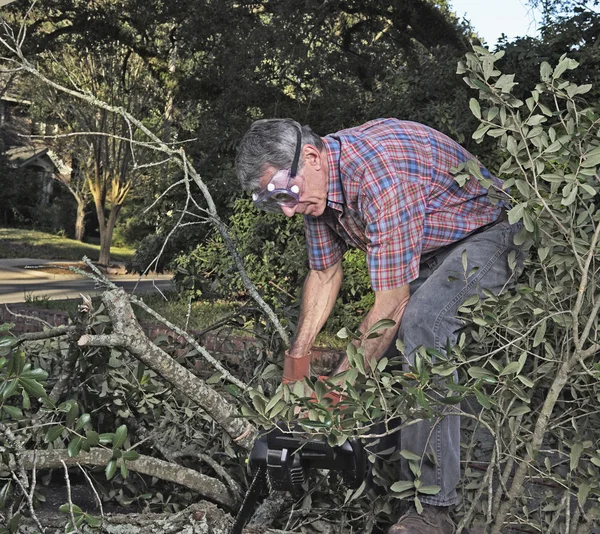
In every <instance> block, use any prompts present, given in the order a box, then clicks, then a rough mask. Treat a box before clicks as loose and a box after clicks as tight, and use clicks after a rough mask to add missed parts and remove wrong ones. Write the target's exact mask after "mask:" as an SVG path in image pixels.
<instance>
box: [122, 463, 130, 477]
mask: <svg viewBox="0 0 600 534" xmlns="http://www.w3.org/2000/svg"><path fill="white" fill-rule="evenodd" d="M128 474H129V469H128V468H127V463H126V462H125V461H121V476H122V477H123V478H127V475H128Z"/></svg>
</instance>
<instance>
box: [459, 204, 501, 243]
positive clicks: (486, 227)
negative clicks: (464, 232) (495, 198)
mask: <svg viewBox="0 0 600 534" xmlns="http://www.w3.org/2000/svg"><path fill="white" fill-rule="evenodd" d="M505 221H508V215H507V213H506V209H505V208H501V209H500V213H499V214H498V217H497V218H496V220H495V221H492V222H491V223H488V224H485V225H484V226H480V227H479V228H477V230H475V231H474V232H471V233H470V234H469V235H468V236H467V237H471V236H472V235H476V234H481V233H482V232H485V231H486V230H489V229H490V228H493V227H494V226H496V225H497V224H500V223H503V222H505Z"/></svg>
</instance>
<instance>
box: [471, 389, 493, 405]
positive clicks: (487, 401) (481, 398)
mask: <svg viewBox="0 0 600 534" xmlns="http://www.w3.org/2000/svg"><path fill="white" fill-rule="evenodd" d="M474 393H475V398H476V399H477V402H478V403H479V404H481V406H483V407H484V408H485V409H486V410H489V409H490V408H491V407H492V403H491V401H490V399H488V398H487V397H486V396H485V395H484V394H483V393H482V392H481V391H479V390H478V389H476V390H474Z"/></svg>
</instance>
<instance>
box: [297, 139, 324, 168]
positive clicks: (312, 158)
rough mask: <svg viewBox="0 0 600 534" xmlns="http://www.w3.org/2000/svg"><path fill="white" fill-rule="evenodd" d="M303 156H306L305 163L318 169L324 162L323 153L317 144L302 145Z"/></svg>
mask: <svg viewBox="0 0 600 534" xmlns="http://www.w3.org/2000/svg"><path fill="white" fill-rule="evenodd" d="M302 156H303V157H304V164H305V165H310V166H311V167H312V168H313V169H314V170H316V171H318V170H320V169H321V167H322V165H323V162H322V158H321V153H320V152H319V150H318V149H317V147H316V146H314V145H304V146H303V147H302Z"/></svg>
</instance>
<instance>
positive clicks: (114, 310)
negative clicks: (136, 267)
mask: <svg viewBox="0 0 600 534" xmlns="http://www.w3.org/2000/svg"><path fill="white" fill-rule="evenodd" d="M102 301H103V302H104V305H105V306H106V310H107V313H108V315H109V317H110V319H111V321H112V324H113V333H112V334H108V335H84V336H82V337H81V338H80V339H79V342H78V344H79V346H80V347H121V348H124V349H126V350H127V351H128V352H129V353H130V354H132V355H133V356H134V357H136V358H137V359H138V360H140V361H141V362H143V363H144V364H145V365H146V366H147V367H149V368H150V369H152V370H153V371H155V372H156V373H158V374H159V375H160V376H162V377H163V378H164V379H165V380H166V381H167V382H169V383H170V384H171V385H172V386H173V387H175V388H176V389H177V390H178V391H180V392H181V393H182V394H183V395H185V396H186V397H187V398H188V399H190V400H192V401H193V402H196V403H197V404H198V405H199V406H200V407H201V408H202V409H203V410H204V411H205V412H206V413H207V414H208V415H209V416H210V417H211V418H212V419H213V420H214V421H215V422H216V423H217V424H218V425H219V426H221V428H223V430H225V431H226V432H227V433H228V434H229V435H230V436H231V437H232V438H233V439H236V438H238V437H240V439H239V440H237V441H236V443H237V444H238V445H240V446H241V447H243V448H244V449H246V450H249V449H250V448H251V447H252V445H253V443H254V439H255V437H256V433H257V431H256V428H255V427H254V426H252V425H250V424H249V423H248V422H247V421H244V420H243V419H241V418H239V417H238V413H237V407H236V406H234V405H232V404H231V403H230V402H229V401H228V400H227V399H225V398H224V397H223V396H222V395H220V394H219V393H217V392H216V391H215V390H213V389H212V388H211V387H209V386H208V385H206V383H205V382H204V381H203V380H201V379H200V378H198V377H197V376H195V375H194V374H193V373H191V372H190V371H188V370H187V369H185V368H184V367H183V366H181V365H179V364H178V363H177V362H176V361H175V360H173V358H171V357H170V356H169V355H168V354H167V353H166V352H164V351H163V350H162V349H161V348H159V347H157V346H156V345H155V344H154V343H152V342H151V341H150V340H149V339H148V338H147V337H146V335H145V334H144V331H143V330H142V328H141V327H140V325H139V323H138V322H137V320H136V318H135V314H134V312H133V309H132V307H131V303H130V301H129V297H128V296H127V294H126V293H125V291H124V290H122V289H113V290H111V291H105V292H104V293H103V294H102Z"/></svg>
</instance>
